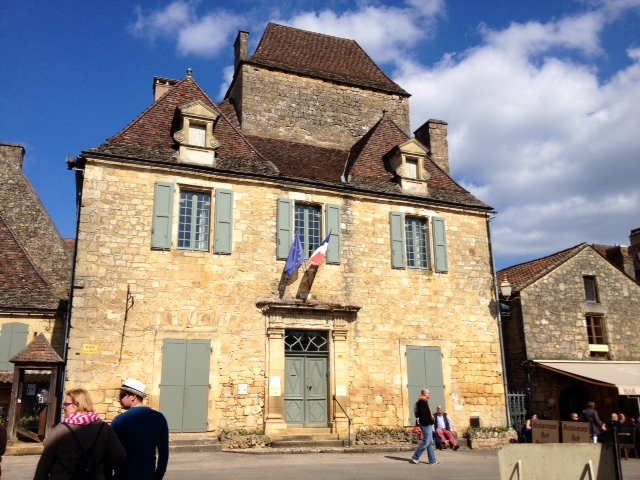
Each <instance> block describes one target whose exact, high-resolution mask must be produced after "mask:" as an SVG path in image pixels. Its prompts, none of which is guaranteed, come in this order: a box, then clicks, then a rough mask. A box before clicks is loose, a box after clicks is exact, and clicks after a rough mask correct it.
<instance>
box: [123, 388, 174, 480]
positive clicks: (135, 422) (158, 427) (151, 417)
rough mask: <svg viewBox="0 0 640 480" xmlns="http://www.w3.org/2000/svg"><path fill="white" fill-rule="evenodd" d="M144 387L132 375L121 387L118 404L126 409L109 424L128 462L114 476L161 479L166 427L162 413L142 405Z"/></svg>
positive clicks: (165, 460) (165, 458) (164, 467)
mask: <svg viewBox="0 0 640 480" xmlns="http://www.w3.org/2000/svg"><path fill="white" fill-rule="evenodd" d="M146 389H147V387H146V385H144V384H143V383H142V382H140V381H138V380H135V379H133V378H127V380H126V381H125V382H124V384H123V385H122V387H120V405H122V408H124V409H125V410H126V412H124V413H122V414H120V415H118V416H117V417H116V418H115V419H114V420H113V422H112V423H111V427H112V428H113V430H114V431H115V432H116V435H118V439H119V440H120V442H121V443H122V445H123V446H124V448H125V450H126V451H127V462H126V463H125V465H124V467H122V468H121V469H119V470H116V475H115V478H117V479H128V480H133V479H135V480H162V477H164V474H165V472H166V470H167V463H169V427H168V426H167V420H166V419H165V418H164V415H162V413H160V412H157V411H155V410H152V409H151V408H149V407H145V406H144V405H143V400H144V398H146V396H147V394H146V393H145V392H146ZM156 451H157V452H158V462H157V464H156Z"/></svg>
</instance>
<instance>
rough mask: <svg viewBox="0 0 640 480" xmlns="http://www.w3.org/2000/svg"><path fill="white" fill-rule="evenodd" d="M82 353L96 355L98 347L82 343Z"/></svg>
mask: <svg viewBox="0 0 640 480" xmlns="http://www.w3.org/2000/svg"><path fill="white" fill-rule="evenodd" d="M82 353H88V354H92V355H93V354H96V353H98V345H93V344H90V343H84V344H83V345H82Z"/></svg>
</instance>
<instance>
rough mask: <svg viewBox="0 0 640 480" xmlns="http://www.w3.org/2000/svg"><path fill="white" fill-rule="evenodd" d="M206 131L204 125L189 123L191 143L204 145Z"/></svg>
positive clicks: (198, 145) (199, 145)
mask: <svg viewBox="0 0 640 480" xmlns="http://www.w3.org/2000/svg"><path fill="white" fill-rule="evenodd" d="M205 137H206V131H205V126H204V125H189V144H191V145H195V146H197V147H204V145H205V143H204V142H205Z"/></svg>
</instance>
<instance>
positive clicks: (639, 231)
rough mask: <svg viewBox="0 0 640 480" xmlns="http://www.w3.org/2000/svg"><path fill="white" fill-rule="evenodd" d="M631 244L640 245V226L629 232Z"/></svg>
mask: <svg viewBox="0 0 640 480" xmlns="http://www.w3.org/2000/svg"><path fill="white" fill-rule="evenodd" d="M629 245H631V246H632V247H634V246H636V245H640V228H634V229H633V230H631V233H630V234H629Z"/></svg>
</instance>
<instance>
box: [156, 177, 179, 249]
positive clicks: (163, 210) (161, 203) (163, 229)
mask: <svg viewBox="0 0 640 480" xmlns="http://www.w3.org/2000/svg"><path fill="white" fill-rule="evenodd" d="M173 189H174V187H173V183H167V182H156V187H155V198H154V201H153V227H152V230H151V248H154V249H159V250H170V249H171V222H172V217H173Z"/></svg>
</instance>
